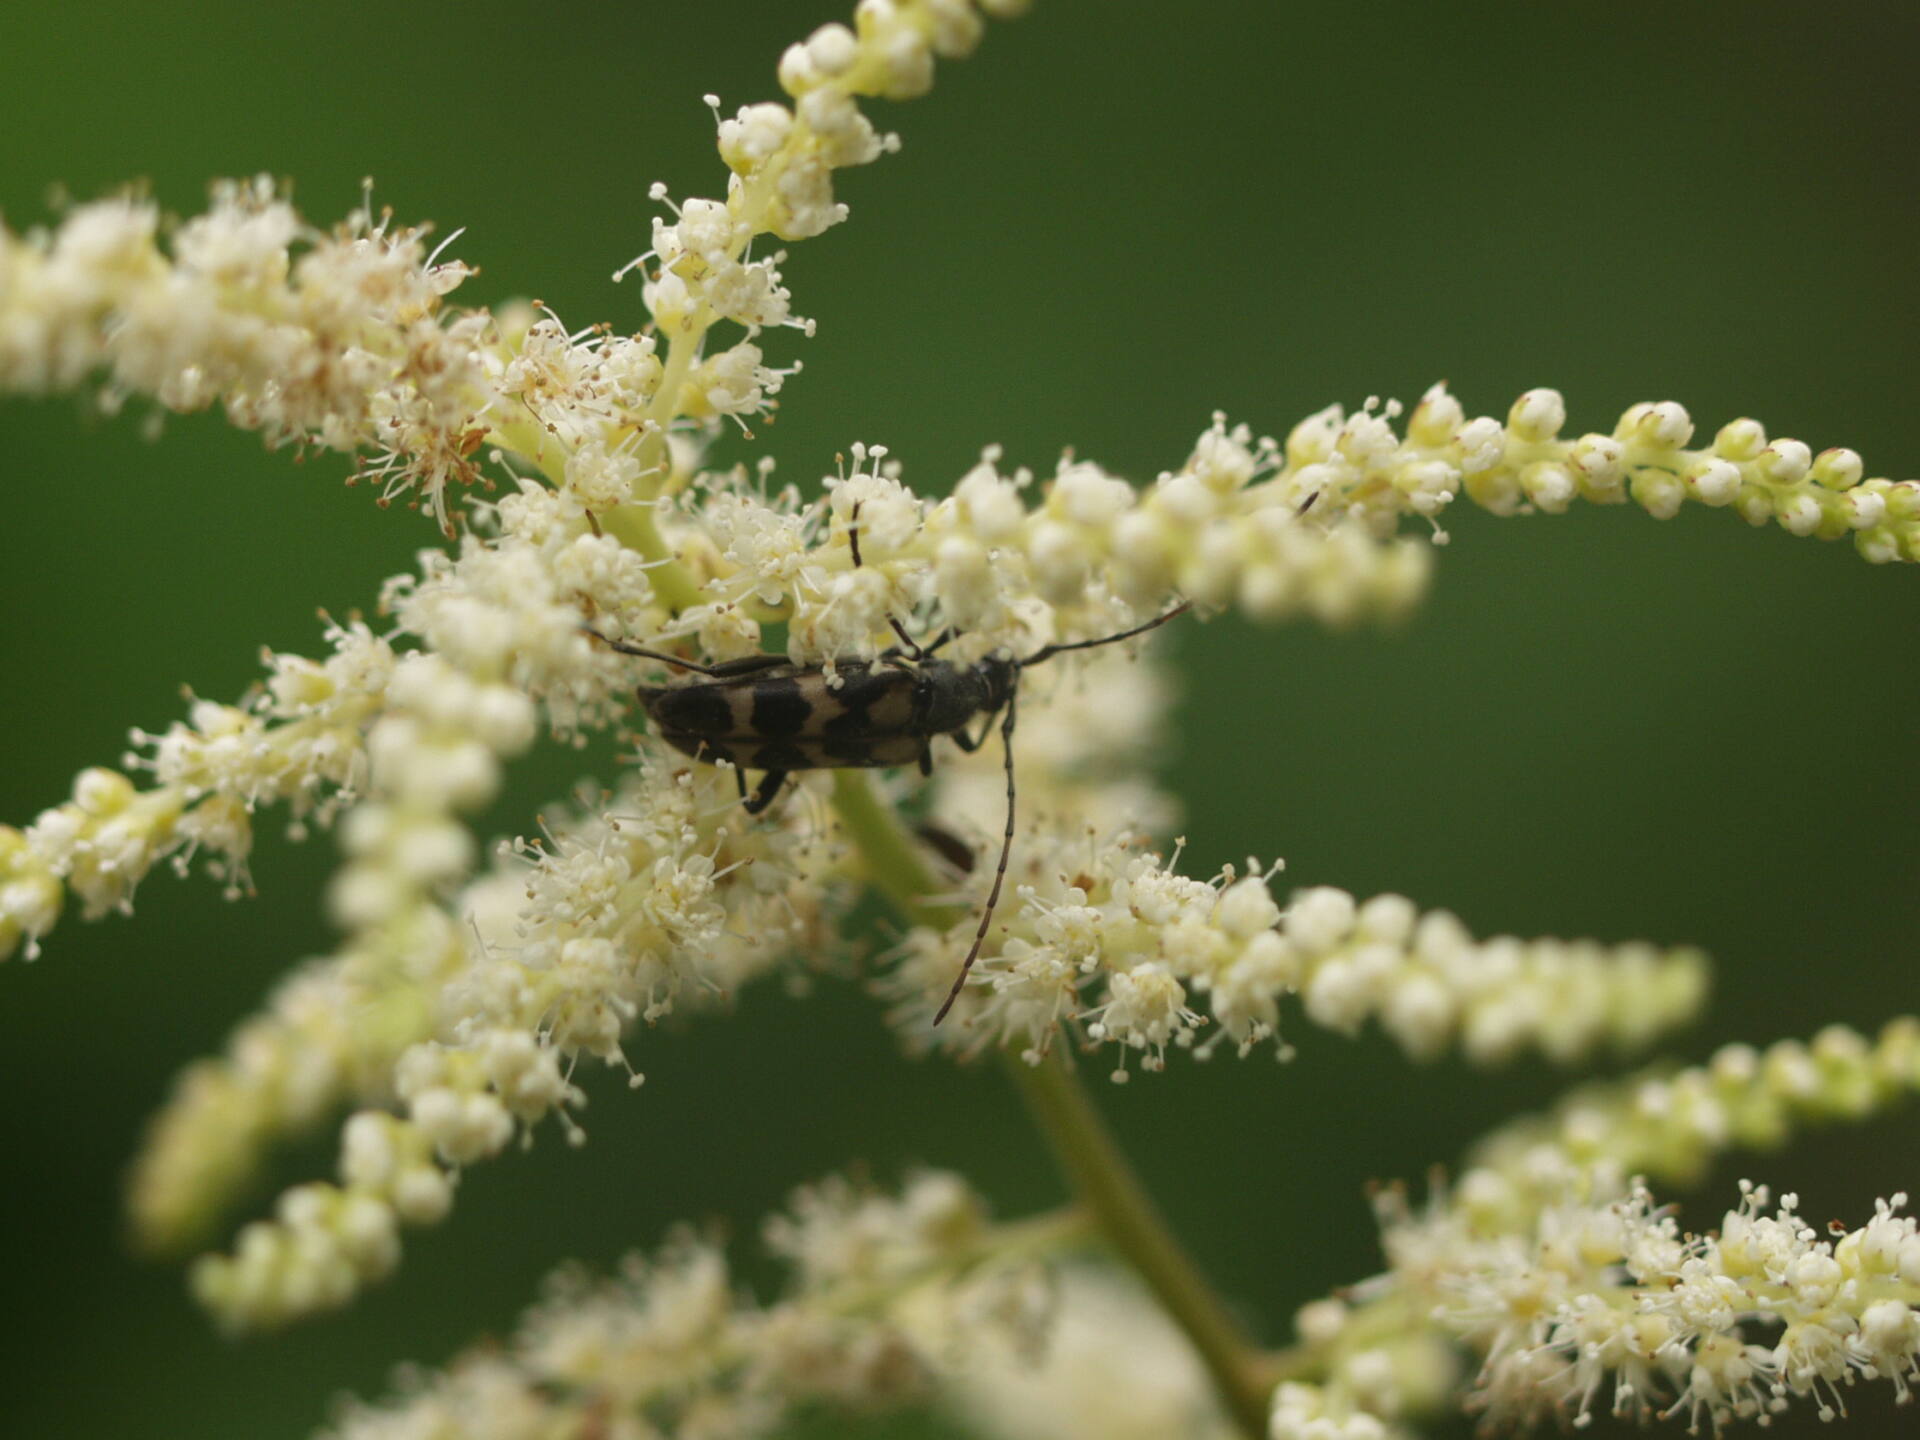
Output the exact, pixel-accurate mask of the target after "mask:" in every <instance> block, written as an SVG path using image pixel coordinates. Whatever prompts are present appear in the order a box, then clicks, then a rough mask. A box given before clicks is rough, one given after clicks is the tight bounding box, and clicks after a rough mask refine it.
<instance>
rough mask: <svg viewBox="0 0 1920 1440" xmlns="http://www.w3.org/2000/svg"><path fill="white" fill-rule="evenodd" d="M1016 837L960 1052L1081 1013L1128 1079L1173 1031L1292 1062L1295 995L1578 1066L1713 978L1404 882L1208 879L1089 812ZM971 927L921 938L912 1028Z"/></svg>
mask: <svg viewBox="0 0 1920 1440" xmlns="http://www.w3.org/2000/svg"><path fill="white" fill-rule="evenodd" d="M1015 847H1016V854H1017V855H1019V856H1022V857H1025V858H1021V859H1019V860H1017V862H1016V863H1015V865H1014V867H1013V869H1012V883H1013V886H1014V894H1015V897H1016V898H1015V901H1014V902H1013V903H1012V904H1011V905H1008V906H1006V907H1005V908H1004V909H1003V911H1002V914H1001V917H1000V918H999V919H998V920H997V921H996V928H995V933H994V936H993V938H992V942H991V943H990V944H989V945H988V946H987V947H986V948H985V949H984V951H983V953H982V957H981V959H980V960H979V962H978V964H977V966H976V968H975V970H974V972H973V975H972V979H971V983H970V985H969V986H968V988H967V989H966V990H965V991H964V992H963V993H962V996H961V999H960V1001H959V1002H958V1004H957V1005H956V1008H955V1012H954V1015H955V1021H956V1024H955V1028H954V1030H953V1031H952V1032H950V1033H949V1037H948V1039H947V1043H948V1044H950V1045H952V1046H954V1047H956V1048H960V1049H965V1050H978V1049H980V1048H981V1047H983V1046H985V1045H989V1044H993V1045H1001V1046H1018V1047H1020V1048H1021V1050H1022V1052H1023V1053H1024V1054H1026V1055H1027V1056H1028V1057H1029V1058H1030V1059H1037V1057H1038V1056H1039V1055H1040V1054H1041V1053H1043V1052H1044V1051H1045V1050H1046V1049H1047V1048H1048V1047H1049V1046H1050V1045H1051V1044H1052V1043H1053V1037H1054V1034H1055V1032H1057V1031H1059V1030H1061V1029H1063V1028H1065V1029H1069V1030H1070V1031H1072V1032H1073V1033H1075V1034H1077V1035H1078V1036H1080V1037H1082V1038H1083V1039H1084V1040H1085V1041H1086V1042H1089V1043H1091V1044H1095V1045H1112V1046H1113V1047H1115V1048H1116V1050H1117V1053H1118V1061H1117V1067H1116V1069H1115V1070H1114V1072H1113V1078H1114V1079H1115V1080H1125V1079H1126V1077H1127V1069H1126V1062H1127V1058H1128V1056H1129V1055H1130V1054H1131V1055H1137V1056H1138V1057H1139V1059H1140V1063H1141V1065H1142V1067H1143V1068H1145V1069H1149V1070H1159V1069H1162V1068H1163V1067H1164V1066H1165V1063H1166V1052H1167V1049H1168V1047H1169V1046H1173V1047H1176V1048H1181V1049H1188V1048H1191V1049H1193V1050H1194V1052H1195V1053H1196V1055H1198V1056H1199V1057H1201V1058H1205V1057H1206V1056H1208V1055H1210V1054H1211V1053H1212V1052H1213V1051H1214V1049H1215V1048H1216V1047H1218V1046H1219V1045H1221V1044H1223V1043H1224V1044H1228V1045H1230V1046H1232V1047H1233V1048H1235V1049H1236V1050H1237V1051H1238V1052H1239V1053H1240V1054H1241V1055H1245V1054H1247V1053H1248V1052H1249V1051H1250V1050H1252V1049H1253V1048H1254V1047H1255V1046H1256V1045H1259V1044H1261V1043H1262V1042H1265V1041H1269V1040H1272V1041H1274V1042H1275V1044H1276V1048H1277V1051H1278V1053H1280V1054H1281V1055H1282V1056H1283V1057H1284V1056H1285V1055H1286V1053H1287V1051H1286V1047H1285V1046H1283V1045H1279V1043H1278V1039H1277V1037H1278V1031H1279V1024H1280V1015H1279V1007H1280V1001H1281V1000H1282V998H1283V997H1285V996H1287V995H1289V994H1295V995H1298V996H1299V997H1300V999H1301V1001H1302V1003H1303V1006H1304V1008H1305V1010H1306V1013H1307V1015H1308V1016H1309V1018H1311V1019H1313V1020H1314V1021H1316V1022H1317V1023H1319V1024H1322V1025H1325V1026H1327V1027H1328V1028H1330V1029H1334V1030H1337V1031H1340V1032H1342V1033H1348V1034H1350V1033H1353V1032H1355V1031H1357V1030H1358V1029H1359V1028H1360V1027H1361V1026H1362V1025H1363V1024H1365V1023H1366V1022H1367V1021H1368V1020H1377V1021H1378V1022H1379V1023H1380V1025H1381V1026H1382V1028H1384V1029H1385V1030H1386V1032H1387V1033H1388V1034H1389V1035H1391V1036H1392V1037H1393V1038H1394V1039H1395V1040H1396V1041H1398V1042H1399V1044H1400V1045H1401V1046H1402V1048H1404V1049H1405V1050H1406V1051H1407V1053H1408V1054H1409V1055H1411V1056H1412V1057H1413V1058H1415V1059H1421V1060H1426V1059H1432V1058H1433V1057H1435V1056H1436V1055H1438V1054H1439V1053H1441V1052H1442V1050H1444V1049H1445V1048H1446V1047H1447V1046H1448V1045H1449V1044H1454V1043H1457V1044H1459V1045H1460V1046H1461V1048H1462V1049H1463V1050H1464V1051H1465V1053H1466V1054H1467V1055H1468V1056H1469V1058H1471V1059H1473V1060H1475V1061H1478V1062H1480V1063H1493V1062H1497V1061H1502V1060H1506V1059H1509V1058H1510V1057H1512V1056H1513V1055H1514V1054H1516V1053H1518V1052H1520V1051H1521V1050H1524V1049H1528V1048H1533V1049H1537V1050H1540V1051H1542V1052H1544V1053H1545V1054H1547V1055H1549V1056H1551V1057H1552V1058H1554V1059H1556V1060H1560V1061H1563V1062H1564V1061H1572V1060H1577V1059H1579V1058H1581V1057H1582V1056H1584V1055H1586V1054H1588V1053H1590V1052H1591V1051H1592V1050H1593V1049H1595V1048H1596V1047H1597V1046H1600V1045H1603V1044H1612V1045H1615V1046H1619V1047H1622V1048H1631V1047H1634V1046H1639V1045H1644V1044H1645V1043H1646V1042H1647V1041H1649V1040H1651V1039H1653V1038H1654V1037H1655V1036H1657V1035H1658V1034H1660V1033H1661V1032H1662V1031H1664V1030H1666V1029H1669V1028H1671V1027H1672V1026H1674V1025H1676V1024H1679V1023H1680V1022H1682V1021H1684V1020H1686V1019H1688V1018H1689V1017H1690V1016H1691V1015H1692V1014H1693V1013H1694V1011H1695V1009H1696V1008H1697V1007H1698V1005H1699V1003H1700V1000H1701V999H1702V997H1703V995H1704V992H1705V980H1706V966H1705V961H1704V958H1703V957H1702V956H1701V955H1700V954H1699V953H1698V952H1697V951H1693V950H1688V949H1678V950H1672V951H1666V952H1662V951H1660V950H1657V949H1655V948H1654V947H1653V946H1651V945H1645V944H1628V945H1621V946H1615V947H1611V948H1609V947H1604V946H1601V945H1599V944H1597V943H1595V942H1592V941H1575V942H1566V941H1559V940H1518V939H1514V938H1513V937H1511V936H1497V937H1495V938H1493V939H1491V940H1485V941H1480V940H1475V939H1474V938H1473V937H1472V936H1471V935H1470V934H1469V933H1468V932H1467V930H1466V927H1465V926H1463V925H1462V924H1461V923H1460V921H1459V920H1458V919H1457V918H1455V917H1454V916H1453V915H1451V914H1449V913H1447V912H1446V911H1444V910H1439V911H1431V912H1428V913H1426V914H1424V915H1423V914H1421V913H1420V912H1419V911H1418V910H1417V909H1416V908H1415V906H1414V904H1413V902H1412V901H1410V900H1407V899H1406V898H1404V897H1403V896H1399V895H1380V896H1376V897H1374V898H1373V899H1371V900H1368V901H1366V902H1365V903H1364V904H1357V903H1356V902H1355V901H1354V899H1353V897H1352V896H1351V895H1349V894H1347V893H1346V892H1345V891H1343V890H1336V889H1333V888H1331V887H1317V888H1312V889H1307V890H1303V891H1300V892H1298V893H1296V894H1295V895H1294V896H1293V898H1292V900H1291V901H1290V902H1289V903H1288V905H1287V906H1286V908H1285V909H1284V910H1283V909H1282V908H1281V907H1280V905H1279V904H1278V903H1277V902H1276V901H1275V900H1274V898H1273V896H1272V893H1271V891H1270V889H1269V884H1268V882H1269V880H1270V878H1271V871H1262V870H1261V869H1260V867H1259V866H1258V864H1257V862H1251V861H1250V862H1249V867H1250V868H1251V869H1252V870H1253V872H1254V873H1252V874H1249V875H1245V876H1241V875H1239V874H1238V873H1237V872H1236V871H1235V870H1234V869H1232V868H1231V867H1229V868H1228V869H1227V870H1224V871H1222V872H1221V873H1220V874H1219V875H1216V876H1214V877H1213V878H1212V879H1211V880H1195V879H1191V878H1189V877H1187V876H1184V875H1181V874H1180V873H1179V872H1178V871H1177V870H1176V869H1175V868H1173V864H1172V863H1171V862H1168V861H1166V860H1164V859H1163V858H1162V857H1161V856H1159V855H1157V854H1155V853H1153V852H1152V851H1150V850H1146V849H1144V848H1143V847H1142V845H1141V843H1140V842H1139V840H1138V839H1137V838H1135V837H1131V836H1124V835H1123V836H1121V837H1120V838H1119V839H1118V840H1117V841H1115V840H1111V839H1108V838H1107V837H1104V836H1102V835H1100V834H1099V833H1098V832H1097V831H1091V830H1087V829H1086V828H1084V827H1082V828H1081V830H1080V832H1079V834H1078V836H1077V837H1073V836H1071V835H1070V834H1061V833H1055V834H1051V835H1049V834H1045V833H1036V832H1034V831H1032V830H1029V831H1028V832H1026V833H1024V834H1022V835H1021V836H1018V837H1016V839H1015ZM1177 859H1178V856H1177V854H1176V856H1175V860H1176V861H1177ZM987 883H989V882H988V880H987V879H986V877H976V883H975V884H973V885H971V886H970V887H969V888H970V890H971V891H976V892H977V891H979V890H980V889H981V887H982V886H984V885H986V884H987ZM973 898H974V899H975V900H976V901H978V899H979V898H980V897H979V895H978V894H975V895H974V896H973ZM971 938H972V936H971V931H970V929H969V928H968V927H964V926H960V927H954V928H950V929H946V930H939V929H935V928H932V927H929V926H922V927H920V928H917V929H916V930H914V931H913V932H912V934H911V935H910V936H909V937H908V940H907V942H906V954H905V958H904V959H903V961H902V965H901V971H900V974H899V976H898V977H897V979H896V982H895V986H894V988H895V989H896V990H897V991H898V993H899V994H901V996H902V997H903V1002H902V1004H901V1006H900V1007H899V1009H898V1010H897V1012H896V1020H897V1021H898V1022H899V1023H900V1024H902V1026H903V1028H905V1029H906V1030H907V1032H908V1033H909V1034H910V1035H914V1034H920V1033H923V1032H924V1025H925V1019H926V1014H927V1012H928V1008H929V1006H930V1004H931V1003H933V1002H934V1001H937V1000H938V999H939V998H940V997H941V995H942V994H943V992H942V991H941V989H940V988H939V985H938V979H939V976H940V975H942V974H948V975H950V974H952V973H953V972H954V970H955V969H956V968H957V967H958V965H959V962H960V960H961V958H962V957H963V956H964V953H965V950H966V947H967V946H968V944H969V943H970V941H971ZM1202 1005H1204V1006H1205V1007H1206V1009H1205V1011H1204V1012H1203V1011H1202V1010H1201V1009H1200V1008H1199V1007H1200V1006H1202ZM1209 1024H1211V1025H1212V1026H1214V1027H1215V1028H1214V1029H1213V1030H1212V1033H1211V1034H1209V1035H1207V1036H1206V1038H1205V1039H1201V1034H1202V1031H1203V1030H1204V1029H1205V1028H1206V1027H1207V1026H1209Z"/></svg>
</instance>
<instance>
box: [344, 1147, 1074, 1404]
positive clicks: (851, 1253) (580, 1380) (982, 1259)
mask: <svg viewBox="0 0 1920 1440" xmlns="http://www.w3.org/2000/svg"><path fill="white" fill-rule="evenodd" d="M1063 1229H1064V1230H1067V1231H1068V1233H1070V1227H1062V1226H1060V1225H1057V1224H1052V1223H1047V1224H1042V1225H1038V1226H1035V1225H1032V1224H1028V1225H1027V1226H1025V1227H1022V1226H995V1225H992V1224H990V1223H988V1221H987V1219H986V1215H985V1212H984V1210H983V1208H982V1206H981V1204H980V1202H979V1200H978V1199H977V1197H975V1196H974V1195H973V1194H972V1192H971V1191H969V1190H968V1188H967V1187H966V1185H965V1184H963V1183H962V1182H961V1181H960V1180H959V1179H958V1178H957V1177H955V1176H953V1175H948V1174H941V1173H929V1174H924V1175H920V1176H918V1177H916V1178H914V1179H912V1180H910V1181H909V1182H908V1183H907V1185H906V1186H905V1187H904V1189H903V1190H902V1192H901V1193H900V1194H899V1195H898V1196H897V1197H893V1196H884V1195H879V1194H873V1193H867V1192H863V1191H860V1190H857V1189H855V1188H854V1187H853V1186H851V1185H849V1184H847V1183H846V1182H844V1181H838V1180H831V1181H828V1182H826V1183H824V1184H822V1185H819V1186H816V1187H813V1188H811V1189H806V1190H801V1191H800V1192H798V1193H797V1194H796V1195H795V1197H794V1200H793V1208H792V1210H791V1211H790V1212H789V1213H788V1214H786V1215H778V1216H775V1217H773V1219H771V1220H770V1221H769V1222H768V1224H767V1227H766V1241H767V1247H768V1249H769V1250H770V1251H772V1252H773V1253H774V1254H775V1255H776V1256H778V1257H780V1258H781V1259H782V1260H784V1261H785V1262H786V1264H787V1266H788V1269H789V1272H790V1276H791V1279H790V1282H789V1284H788V1286H787V1287H786V1290H785V1293H784V1294H783V1295H782V1296H781V1297H780V1298H779V1299H777V1300H775V1301H772V1302H770V1303H767V1304H758V1303H755V1302H753V1301H751V1300H748V1299H744V1298H742V1296H741V1294H740V1293H739V1291H738V1289H737V1288H736V1287H737V1281H736V1279H735V1277H734V1276H733V1275H732V1274H731V1272H730V1270H729V1268H728V1265H727V1261H726V1256H725V1254H724V1253H723V1252H722V1251H721V1250H720V1249H719V1248H718V1247H717V1246H716V1245H714V1244H712V1243H711V1242H709V1241H707V1240H704V1239H701V1238H700V1237H698V1236H696V1235H694V1234H691V1233H682V1234H680V1235H677V1236H675V1237H674V1238H672V1239H671V1240H669V1241H668V1242H667V1244H666V1245H665V1246H663V1247H662V1248H661V1249H660V1250H659V1251H658V1252H656V1253H655V1254H653V1255H651V1256H634V1257H633V1258H631V1259H630V1260H629V1261H628V1262H627V1264H626V1265H625V1266H624V1268H623V1269H622V1271H621V1272H620V1274H619V1275H618V1276H616V1277H615V1278H613V1279H610V1280H604V1281H593V1280H590V1279H588V1278H587V1277H585V1276H584V1275H581V1274H578V1273H573V1272H568V1273H563V1274H561V1275H559V1276H556V1277H555V1279H554V1281H553V1283H552V1284H551V1286H550V1287H549V1292H548V1295H547V1298H546V1299H545V1300H544V1301H543V1302H542V1303H541V1304H540V1305H538V1306H536V1307H535V1308H534V1309H533V1310H532V1311H530V1312H529V1313H528V1315H527V1316H526V1318H525V1320H524V1322H523V1323H522V1325H521V1327H520V1330H519V1333H518V1334H516V1335H515V1336H514V1337H513V1339H512V1341H511V1342H510V1343H508V1344H507V1345H506V1346H504V1347H502V1348H498V1349H489V1350H484V1351H479V1352H476V1353H475V1354H473V1355H471V1356H469V1357H468V1358H466V1359H464V1360H461V1361H458V1362H456V1363H455V1364H454V1365H452V1366H451V1367H449V1369H448V1370H446V1371H445V1372H444V1373H442V1374H438V1375H423V1374H419V1373H413V1374H408V1375H405V1376H403V1378H402V1385H401V1394H400V1395H399V1397H398V1398H396V1399H395V1400H392V1401H390V1402H388V1403H386V1404H385V1405H382V1406H378V1407H373V1406H361V1405H356V1406H353V1407H351V1408H349V1409H348V1410H347V1412H346V1413H345V1414H344V1415H343V1417H342V1418H341V1419H340V1420H339V1422H338V1423H337V1424H336V1425H335V1426H334V1427H333V1428H332V1429H331V1430H330V1431H328V1432H327V1434H328V1436H329V1437H330V1440H425V1437H430V1436H451V1435H461V1436H489V1437H501V1440H506V1437H510V1436H533V1435H572V1434H583V1435H584V1434H610V1435H634V1436H644V1435H683V1434H702V1435H729V1436H739V1437H748V1436H755V1435H765V1434H771V1433H774V1432H775V1431H776V1430H777V1429H778V1428H779V1426H780V1424H781V1422H782V1421H783V1420H784V1419H786V1418H787V1417H788V1416H790V1415H791V1414H793V1413H794V1412H795V1411H796V1410H797V1409H799V1408H800V1407H803V1406H809V1405H816V1406H817V1405H829V1406H833V1407H835V1408H837V1409H842V1410H852V1411H871V1410H876V1409H887V1408H896V1407H899V1406H902V1405H907V1404H913V1403H922V1402H924V1401H925V1400H927V1399H928V1398H930V1396H931V1395H932V1394H933V1386H934V1382H935V1380H936V1378H937V1377H938V1376H939V1375H940V1374H941V1372H942V1371H943V1370H945V1369H946V1368H948V1367H950V1366H952V1365H954V1364H956V1363H960V1362H962V1361H964V1360H966V1359H967V1358H968V1357H969V1356H970V1355H972V1354H974V1353H976V1352H979V1351H985V1350H998V1349H1007V1350H1012V1351H1014V1352H1016V1353H1019V1352H1030V1350H1031V1347H1032V1346H1033V1344H1034V1343H1035V1342H1034V1335H1035V1330H1036V1327H1038V1326H1041V1325H1043V1324H1044V1321H1045V1317H1046V1315H1047V1314H1048V1312H1049V1311H1050V1309H1051V1291H1050V1288H1049V1287H1048V1286H1047V1285H1046V1284H1045V1283H1044V1282H1043V1279H1042V1275H1041V1272H1039V1271H1037V1270H1036V1268H1035V1265H1034V1261H1033V1259H1032V1257H1033V1256H1035V1255H1037V1254H1043V1253H1044V1252H1045V1250H1046V1249H1047V1248H1049V1247H1051V1246H1052V1245H1054V1244H1056V1243H1057V1240H1058V1237H1059V1235H1060V1234H1061V1233H1062V1232H1063Z"/></svg>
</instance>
